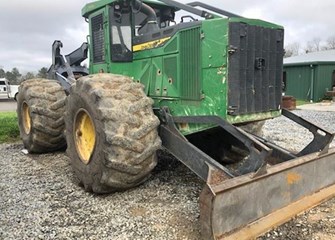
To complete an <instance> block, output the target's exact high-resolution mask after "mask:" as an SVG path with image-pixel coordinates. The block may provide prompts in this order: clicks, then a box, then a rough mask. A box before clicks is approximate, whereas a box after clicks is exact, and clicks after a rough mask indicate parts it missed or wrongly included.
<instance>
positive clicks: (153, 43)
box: [133, 37, 171, 52]
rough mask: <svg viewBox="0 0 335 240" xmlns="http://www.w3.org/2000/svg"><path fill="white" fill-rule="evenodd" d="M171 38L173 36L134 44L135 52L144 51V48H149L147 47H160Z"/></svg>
mask: <svg viewBox="0 0 335 240" xmlns="http://www.w3.org/2000/svg"><path fill="white" fill-rule="evenodd" d="M170 38H171V37H166V38H162V39H158V40H154V41H150V42H146V43H141V44H138V45H134V46H133V52H138V51H142V50H147V49H152V48H156V47H159V46H161V45H163V44H164V43H165V42H167V41H168V40H169V39H170Z"/></svg>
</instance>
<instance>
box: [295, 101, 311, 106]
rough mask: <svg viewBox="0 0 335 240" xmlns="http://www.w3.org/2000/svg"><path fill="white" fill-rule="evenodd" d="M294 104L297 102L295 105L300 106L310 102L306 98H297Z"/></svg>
mask: <svg viewBox="0 0 335 240" xmlns="http://www.w3.org/2000/svg"><path fill="white" fill-rule="evenodd" d="M296 104H297V106H301V105H305V104H310V102H309V101H306V100H298V99H297V102H296Z"/></svg>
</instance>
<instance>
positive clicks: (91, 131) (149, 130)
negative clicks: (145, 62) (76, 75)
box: [65, 74, 161, 193]
mask: <svg viewBox="0 0 335 240" xmlns="http://www.w3.org/2000/svg"><path fill="white" fill-rule="evenodd" d="M152 104H153V101H152V99H150V98H148V97H147V96H146V95H145V93H144V91H143V85H141V84H139V83H134V82H133V81H132V80H131V79H130V78H129V77H124V76H121V75H113V74H95V75H89V76H85V77H82V78H80V79H79V80H77V82H76V85H75V86H73V87H72V88H71V92H70V95H69V96H68V98H67V104H66V114H65V125H66V132H67V134H66V139H67V143H68V148H67V154H68V156H69V157H70V162H71V165H72V167H73V169H74V171H75V174H76V175H77V177H78V178H79V180H80V182H81V184H82V185H83V186H84V187H85V189H86V190H87V191H93V192H96V193H107V192H114V191H119V190H124V189H128V188H131V187H134V186H137V185H139V184H141V183H142V182H144V181H145V180H146V179H147V178H148V176H149V175H150V173H151V171H152V170H153V168H154V167H155V166H156V163H157V159H156V150H157V149H159V148H160V145H161V140H160V138H159V136H158V133H157V126H158V125H159V120H158V119H157V117H156V116H155V115H154V113H153V111H152Z"/></svg>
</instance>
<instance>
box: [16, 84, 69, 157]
mask: <svg viewBox="0 0 335 240" xmlns="http://www.w3.org/2000/svg"><path fill="white" fill-rule="evenodd" d="M65 100H66V94H65V92H64V90H63V88H62V87H61V86H60V84H59V83H58V82H56V81H54V80H47V79H31V80H27V81H24V82H23V83H21V85H20V90H19V93H18V95H17V115H18V120H19V128H20V136H21V139H22V141H23V145H24V147H25V148H26V149H27V150H28V152H30V153H45V152H52V151H56V150H59V149H61V148H64V147H65V146H66V142H65V138H64V130H65V124H64V113H65Z"/></svg>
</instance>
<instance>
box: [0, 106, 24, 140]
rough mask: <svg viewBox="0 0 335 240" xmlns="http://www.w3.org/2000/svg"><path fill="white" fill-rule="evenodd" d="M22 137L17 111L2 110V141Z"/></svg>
mask: <svg viewBox="0 0 335 240" xmlns="http://www.w3.org/2000/svg"><path fill="white" fill-rule="evenodd" d="M19 139H20V130H19V127H18V121H17V115H16V112H0V143H4V142H15V141H17V140H19Z"/></svg>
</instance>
